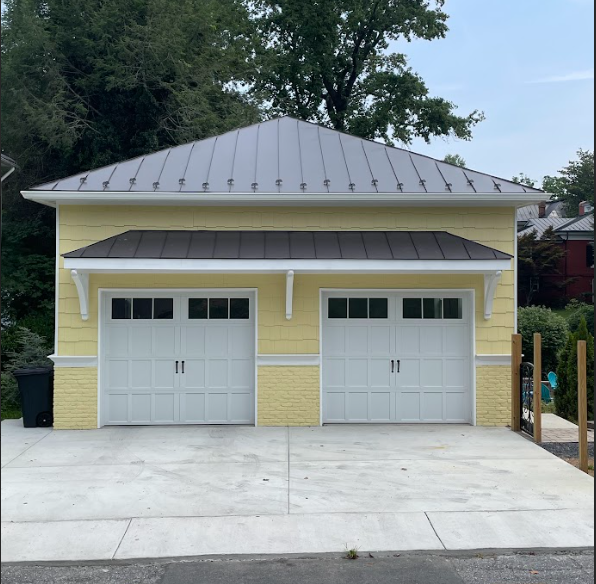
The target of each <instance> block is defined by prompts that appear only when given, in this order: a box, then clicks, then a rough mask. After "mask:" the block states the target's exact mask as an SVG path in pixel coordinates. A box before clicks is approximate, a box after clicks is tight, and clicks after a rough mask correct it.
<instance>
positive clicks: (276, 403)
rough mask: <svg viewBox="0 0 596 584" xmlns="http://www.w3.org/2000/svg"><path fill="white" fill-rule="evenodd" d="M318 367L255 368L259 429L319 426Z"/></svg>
mask: <svg viewBox="0 0 596 584" xmlns="http://www.w3.org/2000/svg"><path fill="white" fill-rule="evenodd" d="M319 403H320V369H319V367H259V396H258V405H259V412H258V418H259V419H258V425H259V426H319V425H320V424H321V411H320V409H319Z"/></svg>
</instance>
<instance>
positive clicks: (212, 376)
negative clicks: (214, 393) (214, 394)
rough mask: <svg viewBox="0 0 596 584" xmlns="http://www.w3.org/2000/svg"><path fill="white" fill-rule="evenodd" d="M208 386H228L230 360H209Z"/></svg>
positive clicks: (219, 387) (217, 387) (216, 387)
mask: <svg viewBox="0 0 596 584" xmlns="http://www.w3.org/2000/svg"><path fill="white" fill-rule="evenodd" d="M207 387H209V388H212V389H225V388H226V387H228V360H227V359H226V360H223V359H222V360H220V361H218V360H215V359H212V360H210V361H208V365H207Z"/></svg>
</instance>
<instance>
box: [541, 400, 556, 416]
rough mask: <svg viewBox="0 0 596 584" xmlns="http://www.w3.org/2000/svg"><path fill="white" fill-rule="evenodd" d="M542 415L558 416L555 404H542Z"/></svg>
mask: <svg viewBox="0 0 596 584" xmlns="http://www.w3.org/2000/svg"><path fill="white" fill-rule="evenodd" d="M542 413H543V414H556V413H557V408H556V407H555V402H551V403H550V404H545V403H544V402H542Z"/></svg>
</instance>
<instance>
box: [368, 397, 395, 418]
mask: <svg viewBox="0 0 596 584" xmlns="http://www.w3.org/2000/svg"><path fill="white" fill-rule="evenodd" d="M369 395H370V398H369V420H370V421H371V422H376V423H383V422H391V421H392V419H391V412H392V411H393V410H394V407H392V405H391V402H392V400H394V399H395V398H394V395H393V394H392V393H391V392H389V391H385V392H381V391H373V392H371V393H370V394H369Z"/></svg>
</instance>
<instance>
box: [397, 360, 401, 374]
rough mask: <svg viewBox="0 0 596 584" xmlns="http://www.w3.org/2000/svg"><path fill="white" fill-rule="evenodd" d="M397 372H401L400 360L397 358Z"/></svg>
mask: <svg viewBox="0 0 596 584" xmlns="http://www.w3.org/2000/svg"><path fill="white" fill-rule="evenodd" d="M397 372H398V373H400V372H401V361H400V360H399V359H398V360H397Z"/></svg>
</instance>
